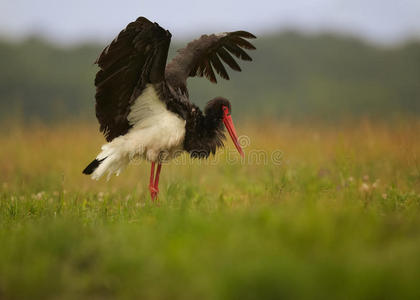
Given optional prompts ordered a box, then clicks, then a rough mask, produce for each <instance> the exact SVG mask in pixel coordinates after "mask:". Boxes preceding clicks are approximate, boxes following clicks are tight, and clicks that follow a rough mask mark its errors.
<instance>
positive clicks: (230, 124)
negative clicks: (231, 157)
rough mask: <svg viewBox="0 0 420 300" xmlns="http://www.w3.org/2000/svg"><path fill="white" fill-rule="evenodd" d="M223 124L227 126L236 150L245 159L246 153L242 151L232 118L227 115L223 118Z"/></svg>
mask: <svg viewBox="0 0 420 300" xmlns="http://www.w3.org/2000/svg"><path fill="white" fill-rule="evenodd" d="M223 123H224V124H225V126H226V129H227V131H228V132H229V134H230V137H231V138H232V141H233V143H234V144H235V147H236V149H238V152H239V154H240V155H241V156H242V157H244V152H243V151H242V148H241V145H239V141H238V135H237V134H236V130H235V126H233V121H232V117H231V116H230V115H227V114H225V116H224V117H223Z"/></svg>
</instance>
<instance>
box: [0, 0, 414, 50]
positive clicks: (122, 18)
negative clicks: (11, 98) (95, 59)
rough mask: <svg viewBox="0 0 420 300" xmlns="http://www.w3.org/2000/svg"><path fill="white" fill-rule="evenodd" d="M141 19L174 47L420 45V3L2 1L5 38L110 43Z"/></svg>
mask: <svg viewBox="0 0 420 300" xmlns="http://www.w3.org/2000/svg"><path fill="white" fill-rule="evenodd" d="M140 15H143V16H145V17H147V18H148V19H150V20H151V21H154V22H158V23H159V24H160V25H161V26H162V27H164V28H166V29H168V30H169V31H170V32H171V33H172V35H173V38H174V39H176V38H187V37H190V36H194V35H199V34H202V33H212V32H221V31H232V30H238V29H244V30H248V31H251V32H255V33H257V34H261V33H265V32H275V31H280V30H285V29H299V30H303V31H309V32H317V31H337V32H344V33H349V34H353V35H358V36H362V37H364V38H366V39H370V40H373V41H375V42H380V43H392V42H399V41H403V40H404V39H406V38H409V37H416V38H417V39H420V0H306V1H304V0H289V1H275V0H253V1H248V0H243V1H227V0H207V1H194V0H174V1H156V0H155V1H153V0H148V1H144V0H114V1H105V0H66V1H63V0H0V36H3V37H4V36H5V37H9V38H21V37H24V36H27V35H30V34H34V33H36V34H42V35H44V36H46V37H47V38H49V39H52V40H55V41H58V42H60V43H73V42H80V41H85V40H89V39H94V40H96V41H100V42H108V41H109V40H111V39H112V38H113V37H114V36H115V35H116V34H117V33H118V32H119V31H120V30H121V29H123V28H124V27H125V26H126V24H127V23H129V22H130V21H132V20H135V19H136V18H137V17H138V16H140Z"/></svg>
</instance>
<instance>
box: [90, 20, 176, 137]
mask: <svg viewBox="0 0 420 300" xmlns="http://www.w3.org/2000/svg"><path fill="white" fill-rule="evenodd" d="M170 40H171V34H170V33H169V32H168V31H166V30H164V29H163V28H161V27H160V26H159V25H158V24H157V23H152V22H150V21H149V20H147V19H146V18H144V17H140V18H138V19H137V20H136V21H135V22H131V23H130V24H128V25H127V27H126V28H125V29H124V30H123V31H121V32H120V33H119V34H118V36H117V37H116V38H115V39H114V40H113V41H112V42H111V43H110V44H109V45H108V46H107V47H106V48H105V49H104V50H103V51H102V53H101V54H100V56H99V58H98V59H97V60H96V63H97V64H98V66H99V67H100V70H99V71H98V73H97V74H96V78H95V86H96V95H95V98H96V116H97V118H98V120H99V123H100V125H101V127H100V129H101V131H102V132H103V133H104V134H105V137H106V139H107V141H111V140H112V139H114V138H115V137H117V136H120V135H122V134H125V133H126V132H127V131H128V130H129V128H130V127H131V126H132V125H131V124H130V123H129V121H128V119H127V116H128V114H129V113H130V108H131V105H132V104H133V102H134V99H136V98H137V97H138V95H139V94H140V93H141V92H142V90H143V89H144V88H145V86H146V85H147V84H149V83H159V82H162V81H164V79H165V73H164V71H165V65H166V59H167V55H168V49H169V43H170Z"/></svg>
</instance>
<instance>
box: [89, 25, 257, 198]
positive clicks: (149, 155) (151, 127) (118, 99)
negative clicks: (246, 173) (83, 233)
mask: <svg viewBox="0 0 420 300" xmlns="http://www.w3.org/2000/svg"><path fill="white" fill-rule="evenodd" d="M171 38H172V35H171V33H170V32H169V31H168V30H165V29H164V28H162V27H160V25H159V24H158V23H156V22H151V21H149V20H148V19H147V18H145V17H139V18H137V19H136V20H135V21H134V22H131V23H129V24H128V25H127V26H126V28H125V29H123V30H122V31H121V32H120V33H119V34H118V35H117V37H116V38H115V39H114V40H113V41H112V42H111V43H110V44H109V45H108V46H106V47H105V48H104V50H103V51H102V52H101V53H100V55H99V57H98V58H97V60H96V61H95V64H97V65H98V67H99V71H98V72H97V73H96V76H95V86H96V94H95V99H96V104H95V111H96V117H97V119H98V122H99V124H100V128H99V129H100V131H101V132H102V133H103V134H104V136H105V139H106V141H107V143H106V144H104V145H103V146H102V147H101V151H100V153H99V154H98V155H97V157H96V158H95V159H94V160H93V161H92V162H91V163H90V164H89V165H88V166H87V167H86V168H85V169H84V170H83V173H84V174H86V175H91V178H92V179H96V180H98V179H99V178H100V177H102V176H103V175H104V174H107V178H108V180H109V178H110V176H111V175H113V174H116V175H117V176H118V175H119V174H120V173H121V172H122V171H123V170H124V168H125V167H126V166H127V165H128V164H129V163H130V161H133V160H138V159H144V160H146V161H148V162H150V163H151V171H150V181H149V192H150V196H151V199H152V200H153V201H154V200H155V199H156V198H157V196H158V193H159V176H160V172H161V168H162V163H164V162H166V161H169V160H170V159H173V158H175V157H177V156H178V155H180V154H181V153H183V152H187V153H188V154H189V155H190V156H191V157H192V158H198V159H204V158H208V157H209V156H210V155H212V154H213V155H214V154H215V153H216V150H217V149H218V148H220V147H223V146H224V143H223V141H224V140H225V131H224V127H226V129H227V131H228V133H229V135H230V137H231V138H232V141H233V144H234V145H235V147H236V149H237V150H238V152H239V154H240V155H241V156H242V157H243V156H244V152H243V150H242V148H241V145H240V143H239V141H238V135H237V133H236V129H235V127H234V124H233V121H232V116H231V113H232V106H231V104H230V102H229V100H227V99H226V98H223V97H216V98H214V99H212V100H210V101H209V102H208V103H207V104H206V106H205V108H204V110H203V111H202V110H200V108H199V107H198V106H196V105H195V104H193V103H192V102H190V100H189V93H188V88H187V80H188V78H191V77H205V78H207V79H208V80H210V82H212V83H217V79H216V74H215V72H216V73H217V74H218V75H219V76H220V77H221V78H223V79H226V80H229V75H228V73H227V71H226V68H225V65H227V66H229V67H230V68H231V69H233V70H235V71H241V68H240V66H239V65H238V63H237V61H236V60H235V59H234V58H233V56H234V57H236V58H237V59H241V60H244V61H252V58H251V57H250V56H249V55H248V53H247V52H246V51H245V50H254V49H256V48H255V46H254V45H253V44H251V43H250V42H249V41H248V39H254V38H256V37H255V36H254V35H253V34H251V33H249V32H247V31H233V32H224V33H219V34H210V35H202V36H201V37H199V38H198V39H195V40H193V41H191V42H190V43H188V44H187V45H186V47H185V48H182V49H180V50H178V51H177V54H176V55H175V57H174V58H173V59H172V60H171V61H170V62H169V63H167V58H168V50H169V45H170V41H171ZM232 55H233V56H232ZM155 169H156V172H155Z"/></svg>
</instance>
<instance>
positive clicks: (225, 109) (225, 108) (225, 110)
mask: <svg viewBox="0 0 420 300" xmlns="http://www.w3.org/2000/svg"><path fill="white" fill-rule="evenodd" d="M223 112H224V113H225V115H228V114H229V108H227V106H224V105H223Z"/></svg>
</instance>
